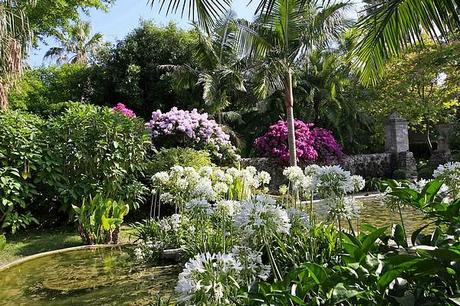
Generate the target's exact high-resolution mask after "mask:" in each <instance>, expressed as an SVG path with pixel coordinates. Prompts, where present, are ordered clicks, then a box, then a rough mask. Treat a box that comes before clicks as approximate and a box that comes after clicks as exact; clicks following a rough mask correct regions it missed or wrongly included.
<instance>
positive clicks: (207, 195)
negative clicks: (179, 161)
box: [191, 178, 216, 201]
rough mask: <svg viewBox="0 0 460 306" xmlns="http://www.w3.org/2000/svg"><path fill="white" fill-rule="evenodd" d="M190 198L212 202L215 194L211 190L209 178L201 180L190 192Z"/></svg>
mask: <svg viewBox="0 0 460 306" xmlns="http://www.w3.org/2000/svg"><path fill="white" fill-rule="evenodd" d="M191 195H192V198H194V199H206V200H210V201H211V200H214V199H215V198H216V193H215V192H214V189H213V188H212V181H211V180H210V179H209V178H202V179H201V180H200V181H199V182H198V183H197V184H196V186H195V187H194V189H193V190H192V194H191Z"/></svg>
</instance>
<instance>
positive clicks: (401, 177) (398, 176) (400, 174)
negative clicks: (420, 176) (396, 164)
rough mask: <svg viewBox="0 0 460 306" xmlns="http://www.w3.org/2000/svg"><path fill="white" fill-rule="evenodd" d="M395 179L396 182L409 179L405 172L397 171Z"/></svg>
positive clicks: (394, 174)
mask: <svg viewBox="0 0 460 306" xmlns="http://www.w3.org/2000/svg"><path fill="white" fill-rule="evenodd" d="M393 178H394V179H396V180H405V179H407V173H406V171H404V170H401V169H397V170H395V171H394V172H393Z"/></svg>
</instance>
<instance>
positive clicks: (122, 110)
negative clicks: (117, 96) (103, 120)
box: [112, 103, 136, 118]
mask: <svg viewBox="0 0 460 306" xmlns="http://www.w3.org/2000/svg"><path fill="white" fill-rule="evenodd" d="M112 112H114V113H121V114H123V115H124V116H126V117H128V118H136V114H135V113H134V112H133V111H132V110H130V109H129V108H127V107H126V105H124V104H123V103H118V104H117V105H116V106H115V107H113V108H112Z"/></svg>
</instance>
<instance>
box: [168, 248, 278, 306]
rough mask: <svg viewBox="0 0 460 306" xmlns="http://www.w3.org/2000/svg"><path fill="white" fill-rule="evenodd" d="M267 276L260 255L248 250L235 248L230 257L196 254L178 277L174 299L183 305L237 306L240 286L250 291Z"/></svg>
mask: <svg viewBox="0 0 460 306" xmlns="http://www.w3.org/2000/svg"><path fill="white" fill-rule="evenodd" d="M269 274H270V266H267V265H264V264H263V263H262V254H261V253H260V252H256V251H253V250H251V249H250V248H247V247H235V248H234V249H233V250H232V253H229V254H222V253H217V254H210V253H203V254H198V255H196V256H194V257H193V258H190V259H189V261H188V262H187V263H186V264H185V268H184V270H183V271H182V272H181V273H180V274H179V280H178V282H177V286H176V289H175V291H176V293H177V294H178V298H177V300H178V302H180V303H183V304H186V305H237V300H238V293H239V289H240V288H241V287H247V288H250V287H251V286H252V285H253V283H254V282H255V281H256V280H266V279H267V278H268V276H269Z"/></svg>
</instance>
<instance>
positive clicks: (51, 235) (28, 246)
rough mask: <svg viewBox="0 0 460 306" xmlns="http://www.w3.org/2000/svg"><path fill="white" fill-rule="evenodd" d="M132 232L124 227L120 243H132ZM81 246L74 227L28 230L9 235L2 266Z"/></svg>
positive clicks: (0, 261) (1, 258) (2, 251)
mask: <svg viewBox="0 0 460 306" xmlns="http://www.w3.org/2000/svg"><path fill="white" fill-rule="evenodd" d="M132 231H133V229H132V228H131V227H129V226H123V227H122V228H121V231H120V242H121V243H129V242H132V241H133V238H132ZM79 245H82V241H81V238H80V236H79V235H78V232H77V230H76V229H75V228H74V227H62V228H55V229H46V230H28V231H24V232H20V233H18V234H16V235H8V236H7V243H6V246H5V248H4V249H3V250H1V251H0V266H2V265H5V264H7V263H10V262H12V261H15V260H17V259H20V258H22V257H25V256H30V255H33V254H37V253H42V252H47V251H54V250H59V249H64V248H69V247H74V246H79Z"/></svg>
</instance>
